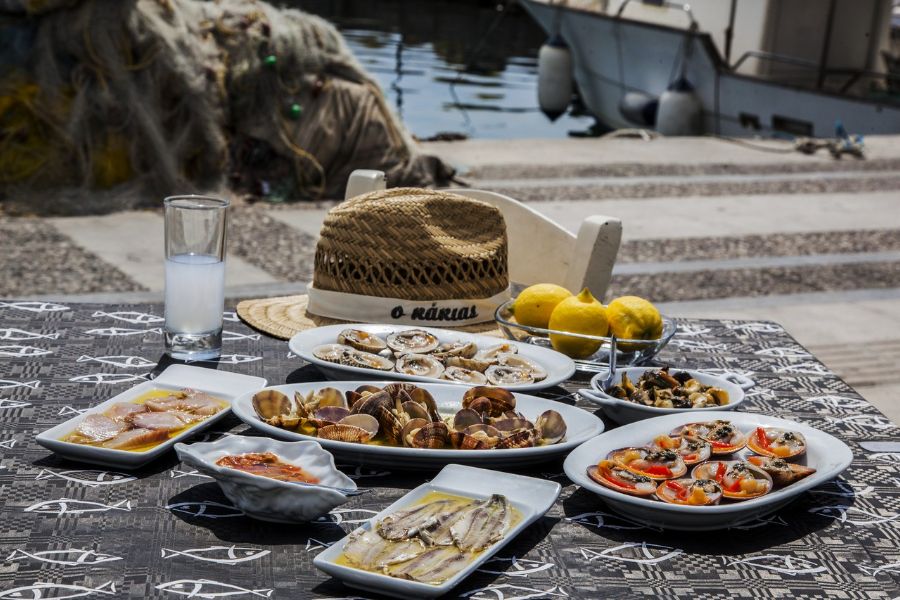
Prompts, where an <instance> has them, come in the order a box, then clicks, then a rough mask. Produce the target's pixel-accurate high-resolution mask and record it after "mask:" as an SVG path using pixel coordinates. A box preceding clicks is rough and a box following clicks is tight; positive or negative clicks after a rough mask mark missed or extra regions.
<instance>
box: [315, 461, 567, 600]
mask: <svg viewBox="0 0 900 600" xmlns="http://www.w3.org/2000/svg"><path fill="white" fill-rule="evenodd" d="M433 491H436V492H443V493H447V494H452V495H455V496H464V497H467V498H474V499H478V500H484V499H487V498H490V496H491V495H492V494H503V495H504V496H506V499H507V500H508V501H509V503H510V505H511V506H512V507H513V508H515V509H516V510H518V511H519V512H520V513H521V515H522V520H521V521H519V522H518V523H515V524H513V525H512V527H510V529H509V531H508V532H506V534H505V535H504V536H503V537H502V538H501V539H500V540H498V541H496V542H494V543H493V544H492V545H490V546H488V547H487V548H486V549H485V550H484V551H482V552H481V553H479V554H478V555H477V556H476V557H475V559H474V560H472V561H471V562H470V563H469V564H468V565H466V567H465V568H463V569H462V570H461V571H460V572H459V573H457V574H456V575H454V576H452V577H450V578H449V579H448V580H447V581H445V582H443V583H441V584H440V585H431V584H427V583H420V582H418V581H407V580H405V579H398V578H396V577H391V576H390V575H382V574H380V573H373V572H371V571H363V570H361V569H355V568H353V567H349V566H345V565H341V564H338V563H337V562H336V561H337V559H338V557H339V556H340V555H341V553H342V552H343V548H344V544H346V543H347V537H344V538H342V539H341V540H339V541H337V542H335V543H334V544H332V545H331V546H329V547H328V548H326V549H325V550H323V551H322V552H321V553H319V554H318V555H317V556H316V558H315V559H314V560H313V564H314V565H315V566H316V567H318V568H319V569H321V570H322V571H325V572H326V573H328V574H329V575H331V576H332V577H336V578H338V579H340V580H342V581H343V582H344V583H345V584H346V585H348V586H351V587H355V588H359V589H362V590H366V591H368V592H372V591H377V592H378V593H380V594H387V595H389V596H395V597H397V598H434V597H436V596H441V595H443V594H446V593H447V592H449V591H450V590H451V589H453V588H454V587H455V586H456V585H458V584H459V583H460V582H461V581H462V580H463V579H465V578H466V577H468V576H469V575H470V574H471V573H472V572H473V571H474V570H475V569H477V568H478V567H479V566H481V565H482V564H484V562H485V561H487V560H489V559H490V558H491V557H492V556H493V555H494V554H496V553H497V551H498V550H500V549H501V548H503V546H505V545H506V544H507V543H508V542H509V541H510V540H512V539H513V538H514V537H516V536H517V535H518V534H519V533H520V532H521V531H522V530H523V529H525V528H526V527H528V526H529V525H531V524H532V523H534V522H535V521H537V520H538V519H540V518H541V517H542V516H543V515H544V513H546V512H547V511H548V510H549V509H550V507H551V506H553V503H554V502H556V498H557V497H558V496H559V491H560V485H559V484H558V483H555V482H552V481H546V480H543V479H535V478H534V477H525V476H524V475H513V474H510V473H499V472H497V471H488V470H485V469H476V468H474V467H466V466H463V465H447V466H446V467H444V468H443V469H442V470H441V472H440V473H438V474H437V476H436V477H435V478H434V479H432V480H431V481H430V482H428V483H425V484H422V485H420V486H419V487H417V488H415V489H414V490H412V491H410V492H409V493H408V494H406V495H405V496H403V497H402V498H400V499H399V500H397V501H396V502H394V503H393V504H391V505H390V506H388V507H387V508H385V509H384V510H383V511H381V512H380V513H378V514H377V515H375V516H374V517H372V518H371V519H369V520H368V521H366V522H365V523H363V524H362V525H361V526H360V527H358V528H357V529H355V530H354V533H355V532H356V531H361V530H369V531H371V530H372V528H373V527H374V526H375V524H376V523H378V522H379V521H381V520H382V519H383V518H384V517H386V516H387V515H389V514H391V513H393V512H396V511H398V510H401V509H403V508H407V507H409V506H411V505H413V504H415V503H416V502H417V501H418V500H419V499H420V498H422V497H424V496H426V495H428V494H429V493H430V492H433ZM348 537H349V536H348Z"/></svg>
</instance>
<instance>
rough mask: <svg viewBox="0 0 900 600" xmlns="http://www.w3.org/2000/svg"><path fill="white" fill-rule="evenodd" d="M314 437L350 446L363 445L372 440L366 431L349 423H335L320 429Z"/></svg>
mask: <svg viewBox="0 0 900 600" xmlns="http://www.w3.org/2000/svg"><path fill="white" fill-rule="evenodd" d="M316 435H317V436H318V437H320V438H322V439H323V440H333V441H336V442H349V443H351V444H365V443H366V442H368V441H369V440H370V439H372V436H371V434H370V433H369V432H368V431H366V430H365V429H363V428H362V427H357V426H356V425H350V424H349V423H335V424H334V425H326V426H325V427H320V428H319V430H318V431H317V432H316Z"/></svg>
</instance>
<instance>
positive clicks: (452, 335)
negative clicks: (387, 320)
mask: <svg viewBox="0 0 900 600" xmlns="http://www.w3.org/2000/svg"><path fill="white" fill-rule="evenodd" d="M344 329H362V330H363V331H366V332H368V333H372V334H374V335H377V336H379V337H380V338H381V339H384V338H386V337H387V336H388V334H391V333H394V332H395V331H404V330H407V329H422V330H424V331H428V332H430V333H432V334H434V336H435V337H437V339H438V340H440V342H441V343H442V344H443V343H447V342H457V341H459V342H473V343H474V344H475V345H477V346H478V349H479V350H483V349H486V348H490V347H491V346H497V345H498V344H510V345H512V346H515V347H516V348H518V354H520V355H522V356H524V357H525V358H528V359H530V360H533V361H534V362H536V363H537V364H539V365H540V366H542V367H543V368H544V369H546V371H547V378H546V379H543V380H541V381H536V382H534V383H527V384H519V385H509V386H504V387H507V388H509V389H511V390H523V391H524V390H540V389H543V388H548V387H551V386H554V385H557V384H559V383H562V382H563V381H565V380H567V379H568V378H570V377H571V376H572V375H573V374H574V373H575V362H574V361H573V360H572V359H571V358H569V357H568V356H565V355H564V354H560V353H559V352H557V351H555V350H551V349H549V348H542V347H540V346H535V345H533V344H526V343H524V342H517V341H515V340H507V339H504V338H498V337H494V336H491V335H480V334H476V333H466V332H463V331H452V330H449V329H436V328H433V327H410V326H406V325H376V324H372V323H366V324H347V325H328V326H325V327H316V328H314V329H307V330H306V331H301V332H300V333H298V334H297V335H295V336H294V337H292V338H291V339H290V341H289V342H288V346H290V349H291V351H292V352H293V353H294V354H296V355H297V356H299V357H300V358H302V359H303V360H305V361H308V362H311V363H313V364H314V365H316V366H317V367H319V369H321V370H322V372H323V373H325V375H326V376H327V377H329V378H333V379H347V378H348V376H354V377H355V378H356V379H362V378H368V379H372V378H375V379H391V380H400V379H402V380H404V381H423V382H435V383H438V382H439V383H449V384H453V385H467V384H464V383H454V382H452V381H447V380H446V379H435V378H433V377H420V376H418V375H406V374H404V373H398V372H396V371H379V370H378V369H365V368H361V367H348V366H344V365H339V364H336V363H331V362H328V361H324V360H321V359H319V358H316V357H315V356H313V353H312V350H313V348H315V347H316V346H321V345H322V344H334V343H337V337H338V334H339V333H340V332H341V331H343V330H344Z"/></svg>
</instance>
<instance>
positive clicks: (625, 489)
mask: <svg viewBox="0 0 900 600" xmlns="http://www.w3.org/2000/svg"><path fill="white" fill-rule="evenodd" d="M587 474H588V477H590V478H591V479H593V480H594V481H596V482H597V483H599V484H600V485H602V486H604V487H608V488H609V489H611V490H616V491H617V492H622V493H623V494H628V495H629V496H652V495H653V494H655V493H656V483H655V482H654V481H653V480H652V479H651V478H649V477H646V476H644V475H639V474H637V473H635V472H633V471H629V470H628V469H626V468H624V467H621V466H619V465H617V464H616V463H615V462H613V461H611V460H601V461H600V463H599V464H596V465H591V466H590V467H588V468H587Z"/></svg>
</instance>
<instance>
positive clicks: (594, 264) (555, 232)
mask: <svg viewBox="0 0 900 600" xmlns="http://www.w3.org/2000/svg"><path fill="white" fill-rule="evenodd" d="M383 189H385V176H384V173H383V172H381V171H373V170H368V169H366V170H363V169H360V170H356V171H354V172H353V173H351V174H350V178H349V180H348V181H347V191H346V194H345V196H344V199H345V200H346V199H347V198H352V197H353V196H357V195H359V194H364V193H366V192H372V191H375V190H383ZM449 191H452V192H453V193H455V194H459V195H461V196H466V197H468V198H472V199H474V200H481V201H482V202H486V203H488V204H491V205H493V206H496V207H497V208H498V209H500V212H501V213H503V218H504V220H505V221H506V234H507V237H508V239H509V277H510V280H511V281H514V282H516V283H520V284H523V285H532V284H534V283H556V284H558V285H561V286H563V287H565V288H566V289H568V290H571V291H572V292H574V293H576V294H577V293H578V292H579V291H580V290H581V289H582V288H585V287H586V288H588V289H590V290H591V293H593V295H594V296H595V297H596V298H598V299H600V300H602V299H603V297H604V295H605V294H606V289H607V288H608V287H609V280H610V277H611V276H612V269H613V264H615V262H616V254H618V252H619V244H620V242H621V241H622V221H620V220H619V219H617V218H615V217H605V216H601V215H594V216H590V217H588V218H586V219H585V220H584V222H582V223H581V227H579V228H578V235H577V236H576V235H574V234H572V233H571V232H570V231H568V230H567V229H564V228H563V227H561V226H560V225H559V224H557V223H556V222H554V221H552V220H551V219H548V218H547V217H545V216H544V215H542V214H540V213H539V212H537V211H536V210H534V209H532V208H530V207H529V206H527V205H526V204H523V203H522V202H519V201H518V200H514V199H513V198H510V197H509V196H504V195H503V194H497V193H495V192H489V191H486V190H473V189H468V188H453V189H452V190H449Z"/></svg>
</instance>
